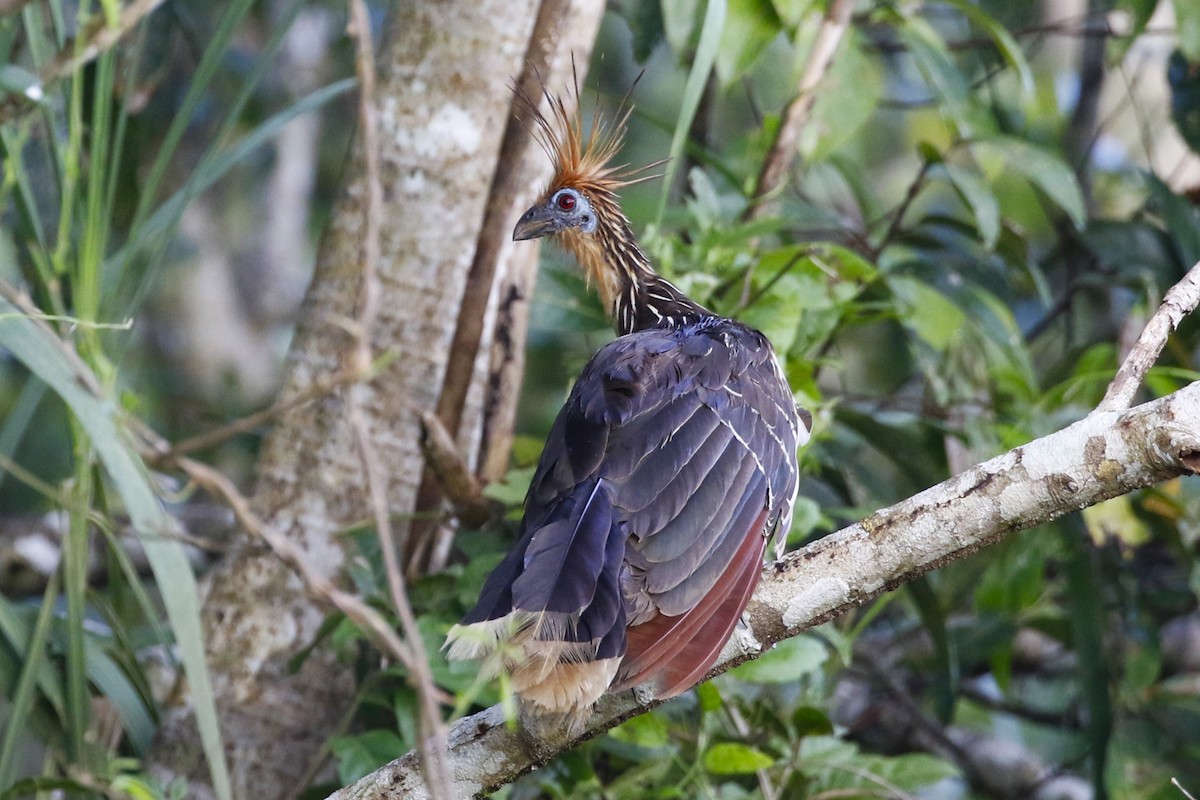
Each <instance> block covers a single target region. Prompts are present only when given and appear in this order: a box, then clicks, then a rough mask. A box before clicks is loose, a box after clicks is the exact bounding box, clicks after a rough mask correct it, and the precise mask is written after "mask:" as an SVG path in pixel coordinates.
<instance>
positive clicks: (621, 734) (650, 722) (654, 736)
mask: <svg viewBox="0 0 1200 800" xmlns="http://www.w3.org/2000/svg"><path fill="white" fill-rule="evenodd" d="M608 735H609V736H611V737H613V738H614V739H616V740H617V741H620V742H624V743H625V744H632V745H636V746H638V747H645V748H649V749H656V748H659V747H666V746H667V745H668V744H669V743H670V741H671V737H670V735H669V733H668V731H667V722H666V720H664V719H663V718H662V717H661V716H660V715H659V714H655V713H654V712H651V713H649V714H642V715H640V716H637V717H633V718H631V719H629V720H626V721H625V722H623V723H621V724H620V725H618V726H617V727H615V728H613V729H612V730H611V731H609V733H608Z"/></svg>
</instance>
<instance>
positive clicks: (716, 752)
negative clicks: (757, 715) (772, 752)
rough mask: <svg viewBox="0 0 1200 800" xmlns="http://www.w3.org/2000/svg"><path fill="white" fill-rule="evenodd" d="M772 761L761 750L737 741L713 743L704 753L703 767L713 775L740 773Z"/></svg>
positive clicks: (752, 770)
mask: <svg viewBox="0 0 1200 800" xmlns="http://www.w3.org/2000/svg"><path fill="white" fill-rule="evenodd" d="M774 763H775V759H773V758H771V756H769V755H767V754H766V753H764V752H763V751H761V750H758V749H756V748H753V747H751V746H749V745H745V744H739V743H737V742H722V743H720V744H714V745H713V746H712V747H710V748H708V750H706V751H705V753H704V768H705V769H706V770H708V771H709V772H711V773H712V774H714V775H742V774H745V773H750V772H757V771H758V770H760V769H766V768H767V767H769V766H771V765H772V764H774Z"/></svg>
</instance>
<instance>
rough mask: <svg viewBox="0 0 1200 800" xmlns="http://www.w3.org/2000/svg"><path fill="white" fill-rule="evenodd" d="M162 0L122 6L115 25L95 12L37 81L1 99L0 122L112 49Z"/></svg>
mask: <svg viewBox="0 0 1200 800" xmlns="http://www.w3.org/2000/svg"><path fill="white" fill-rule="evenodd" d="M162 3H163V0H134V2H132V3H130V4H129V5H127V6H125V7H124V8H122V9H121V14H120V16H119V17H117V20H116V24H115V25H107V24H106V23H105V20H104V14H103V12H97V13H96V14H94V15H93V16H92V19H91V20H89V21H88V23H87V24H85V25H84V26H83V28H82V30H81V32H80V34H79V35H78V36H77V37H76V38H75V39H73V40H72V41H70V42H67V44H66V46H65V47H63V49H62V52H60V53H59V54H58V55H57V56H55V57H54V58H53V59H51V60H50V61H48V62H47V63H46V64H45V66H43V67H42V70H41V72H40V74H39V75H38V80H37V83H35V84H33V85H32V86H30V87H29V88H28V89H26V90H25V91H24V92H13V93H12V94H10V95H8V96H7V97H5V98H4V100H3V101H0V124H4V123H5V122H10V121H11V120H13V119H15V118H17V117H19V116H21V115H22V114H24V113H26V112H28V111H29V110H30V109H32V108H34V107H36V104H37V102H38V101H40V100H41V99H42V98H44V97H45V96H46V94H47V91H48V90H49V89H50V87H52V86H53V85H54V84H56V83H58V82H59V81H60V80H62V79H63V78H66V77H68V76H70V75H74V74H75V73H76V72H77V71H78V70H79V69H80V68H81V67H83V66H84V65H85V64H89V63H91V62H92V61H95V60H96V58H98V57H99V56H100V54H101V53H103V52H105V51H106V50H111V49H112V48H113V47H115V46H116V45H117V43H118V42H119V41H121V39H122V38H123V37H124V36H125V34H127V33H129V31H131V30H133V28H134V26H136V25H137V24H138V23H139V22H141V21H142V20H143V19H145V18H146V16H148V15H149V14H150V12H152V11H153V10H154V9H156V8H158V7H159V6H160V5H162ZM20 5H23V3H20V4H18V3H6V4H5V7H4V8H3V9H0V13H9V12H10V11H13V10H15V9H16V8H19V7H20ZM80 37H85V38H80Z"/></svg>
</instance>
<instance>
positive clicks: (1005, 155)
mask: <svg viewBox="0 0 1200 800" xmlns="http://www.w3.org/2000/svg"><path fill="white" fill-rule="evenodd" d="M971 147H972V148H973V150H974V151H975V154H976V156H977V157H979V158H981V159H987V158H988V157H991V158H992V159H994V160H996V161H998V162H999V163H1000V164H1002V165H1003V166H1004V167H1005V168H1006V169H1010V170H1012V171H1013V172H1015V173H1017V174H1018V175H1021V176H1022V177H1024V178H1025V179H1026V180H1028V181H1029V182H1030V183H1032V184H1033V185H1034V186H1036V187H1037V188H1039V189H1041V190H1042V191H1043V192H1045V194H1046V196H1047V197H1049V198H1050V200H1051V201H1053V202H1054V204H1055V205H1057V206H1058V207H1059V208H1061V209H1062V210H1063V211H1065V212H1066V214H1067V216H1068V217H1070V219H1071V222H1073V223H1074V224H1075V227H1076V228H1078V229H1080V230H1083V227H1084V224H1085V223H1086V222H1087V209H1086V207H1085V206H1084V203H1083V192H1082V191H1080V189H1079V181H1077V180H1076V178H1075V173H1074V172H1073V171H1072V170H1071V168H1070V167H1069V166H1067V164H1066V162H1065V161H1063V160H1062V159H1061V158H1059V157H1058V156H1056V155H1054V154H1052V153H1050V152H1049V151H1048V150H1044V149H1042V148H1041V147H1038V146H1037V145H1035V144H1033V143H1032V142H1028V141H1026V140H1024V139H1018V138H1016V137H1015V136H991V137H989V138H987V139H979V140H977V141H975V142H973V143H972V145H971Z"/></svg>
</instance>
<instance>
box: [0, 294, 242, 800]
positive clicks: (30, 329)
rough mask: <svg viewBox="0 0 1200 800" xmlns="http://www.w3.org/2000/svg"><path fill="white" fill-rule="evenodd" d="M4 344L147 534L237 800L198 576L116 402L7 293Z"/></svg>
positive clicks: (203, 727) (219, 778)
mask: <svg viewBox="0 0 1200 800" xmlns="http://www.w3.org/2000/svg"><path fill="white" fill-rule="evenodd" d="M0 347H4V348H7V349H8V350H10V351H11V352H12V354H13V355H14V356H16V358H17V359H19V360H20V361H21V362H23V363H24V364H25V366H26V367H28V368H29V369H30V370H31V371H32V372H33V373H34V374H36V375H37V376H38V377H39V378H41V380H43V381H44V382H45V383H46V384H47V385H48V386H49V387H50V388H51V389H52V390H53V391H55V392H56V393H57V394H58V395H59V396H60V397H61V398H62V399H63V402H65V403H66V404H67V406H68V407H69V408H70V409H71V412H72V413H73V414H74V415H75V417H76V419H77V420H78V421H79V424H80V425H81V426H83V429H84V430H85V431H86V432H87V435H88V437H89V438H90V439H91V441H92V445H93V446H94V447H95V449H96V453H97V454H98V455H99V457H100V460H101V462H102V463H103V464H104V467H105V469H106V470H107V471H108V475H109V477H110V478H111V479H112V482H113V484H114V486H115V487H116V489H117V492H118V493H119V494H120V495H121V499H122V500H123V501H124V503H125V510H126V511H127V512H128V513H129V517H130V521H131V523H132V524H133V528H134V530H135V531H137V533H138V536H139V537H140V539H141V543H142V549H143V551H144V552H145V554H146V558H147V560H148V561H149V562H150V568H151V571H152V572H153V573H154V579H155V581H156V582H157V583H158V586H159V587H160V588H161V589H162V600H163V605H164V606H165V607H166V610H167V617H168V618H169V619H170V622H171V627H172V629H173V630H174V632H175V641H176V645H177V647H178V648H179V652H180V657H181V659H182V661H183V666H184V669H185V670H186V672H187V676H188V684H189V687H190V690H191V694H192V700H193V707H194V709H195V713H196V722H197V724H198V726H199V729H200V741H201V744H202V746H203V749H204V753H205V756H206V757H207V759H208V763H209V768H210V769H211V771H212V779H213V787H214V789H215V791H216V792H217V795H218V797H221V798H223V799H224V800H228V799H229V798H231V797H232V792H231V789H230V783H229V773H228V771H227V769H226V765H225V759H224V755H223V753H224V751H223V749H222V746H221V734H220V729H219V727H218V724H217V711H216V704H215V702H214V698H213V693H212V684H211V683H210V682H209V678H208V667H207V665H206V663H205V657H204V634H203V631H202V629H201V626H200V604H199V594H198V592H197V588H196V578H195V576H194V575H193V574H192V568H191V565H190V564H189V563H188V559H187V553H186V552H185V551H184V548H183V544H182V543H181V542H180V541H179V540H178V539H177V538H176V537H175V536H173V535H172V530H173V529H172V525H171V520H170V518H169V517H168V516H167V514H166V512H165V511H164V510H163V507H162V504H161V503H160V502H159V500H158V497H157V495H155V493H154V490H153V489H152V488H151V486H150V481H149V476H148V475H147V473H146V469H145V465H143V464H142V463H141V459H140V458H138V456H137V455H136V453H135V452H134V450H133V448H132V446H131V445H130V444H129V443H128V442H127V441H126V439H125V437H124V436H123V434H122V431H121V429H120V427H119V425H118V422H117V419H116V408H117V407H116V404H115V403H114V402H113V401H112V400H108V399H101V398H100V397H97V396H96V395H95V394H93V393H92V392H91V391H89V390H88V389H87V388H86V387H89V386H92V385H94V383H95V379H94V377H93V376H91V375H90V374H88V373H87V372H86V367H84V366H83V364H82V363H81V362H79V361H78V360H76V359H74V358H71V357H70V356H68V351H67V350H66V349H65V347H64V345H63V343H62V342H61V341H60V340H58V339H57V337H55V336H54V334H52V333H51V332H50V330H49V329H48V328H46V327H45V326H42V325H39V324H37V323H35V322H34V321H33V320H31V319H29V318H28V317H27V316H25V315H24V314H23V313H22V312H21V310H20V309H19V308H17V307H16V306H14V305H13V304H12V303H10V302H9V301H8V300H7V299H4V298H0Z"/></svg>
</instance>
